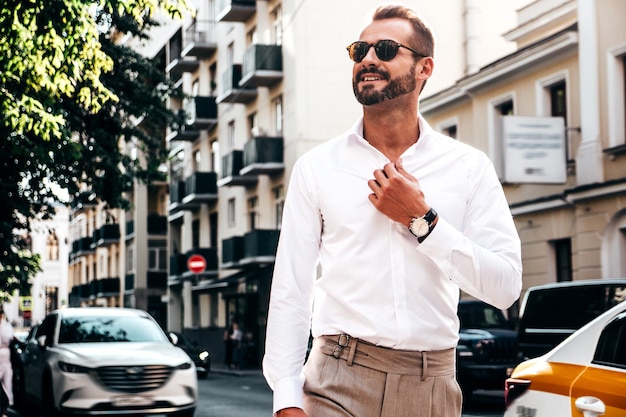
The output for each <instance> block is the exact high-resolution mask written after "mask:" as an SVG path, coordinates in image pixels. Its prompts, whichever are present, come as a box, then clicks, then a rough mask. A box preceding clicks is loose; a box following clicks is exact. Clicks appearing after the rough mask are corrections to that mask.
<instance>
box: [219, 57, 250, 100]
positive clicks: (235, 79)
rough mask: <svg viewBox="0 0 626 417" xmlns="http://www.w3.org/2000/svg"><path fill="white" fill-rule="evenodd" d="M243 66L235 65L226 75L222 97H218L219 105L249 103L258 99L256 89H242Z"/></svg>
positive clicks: (223, 76)
mask: <svg viewBox="0 0 626 417" xmlns="http://www.w3.org/2000/svg"><path fill="white" fill-rule="evenodd" d="M241 71H242V68H241V64H233V65H232V66H231V67H230V68H228V70H227V71H226V72H224V74H222V83H221V89H220V95H219V96H218V97H217V100H216V101H217V102H218V103H243V104H246V103H249V102H251V101H252V100H254V99H256V97H257V94H258V93H257V91H256V88H254V87H240V86H239V85H240V81H241Z"/></svg>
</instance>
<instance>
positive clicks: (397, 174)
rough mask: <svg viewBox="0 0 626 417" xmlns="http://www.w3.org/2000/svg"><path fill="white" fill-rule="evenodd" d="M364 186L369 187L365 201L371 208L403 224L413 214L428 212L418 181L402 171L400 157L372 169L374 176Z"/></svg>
mask: <svg viewBox="0 0 626 417" xmlns="http://www.w3.org/2000/svg"><path fill="white" fill-rule="evenodd" d="M367 185H368V186H369V187H370V189H371V190H372V194H370V195H369V200H370V201H371V202H372V204H373V205H374V207H376V208H377V209H378V210H379V211H380V212H381V213H383V214H384V215H385V216H387V217H389V218H390V219H391V220H395V221H397V222H400V223H402V224H403V225H405V226H407V227H408V226H409V223H410V222H411V219H412V218H413V217H418V216H423V215H424V214H426V212H427V211H428V208H429V207H428V204H426V201H425V200H424V192H423V191H422V188H421V187H420V185H419V181H418V180H417V178H415V177H414V176H413V175H411V174H409V173H408V172H407V171H405V170H404V167H403V166H402V161H401V160H400V159H398V160H397V161H396V162H395V163H393V162H390V163H388V164H386V165H385V166H384V167H383V169H377V170H376V171H374V179H371V180H369V181H368V182H367Z"/></svg>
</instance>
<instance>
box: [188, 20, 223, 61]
mask: <svg viewBox="0 0 626 417" xmlns="http://www.w3.org/2000/svg"><path fill="white" fill-rule="evenodd" d="M216 28H217V22H214V21H211V20H196V21H194V22H193V23H192V24H191V25H190V26H189V27H188V28H187V29H186V30H185V36H184V37H183V50H182V51H181V56H182V57H188V56H192V57H196V58H199V59H205V58H210V57H211V56H212V55H213V54H214V53H215V51H217V32H216Z"/></svg>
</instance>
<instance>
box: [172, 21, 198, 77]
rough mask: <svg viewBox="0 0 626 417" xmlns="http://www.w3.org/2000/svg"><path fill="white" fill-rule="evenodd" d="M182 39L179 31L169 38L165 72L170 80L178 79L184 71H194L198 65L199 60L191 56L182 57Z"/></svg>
mask: <svg viewBox="0 0 626 417" xmlns="http://www.w3.org/2000/svg"><path fill="white" fill-rule="evenodd" d="M182 52H183V39H182V34H181V32H176V34H175V35H174V36H172V38H171V39H170V40H169V63H168V64H167V66H166V67H165V72H167V73H169V74H170V78H171V79H172V80H178V79H179V78H180V77H181V76H182V74H183V73H185V72H194V71H195V70H197V69H198V67H199V66H200V61H198V60H197V59H196V58H193V57H183V56H182Z"/></svg>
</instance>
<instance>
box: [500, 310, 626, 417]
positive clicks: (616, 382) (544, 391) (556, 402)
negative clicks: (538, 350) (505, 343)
mask: <svg viewBox="0 0 626 417" xmlns="http://www.w3.org/2000/svg"><path fill="white" fill-rule="evenodd" d="M581 307H582V306H581ZM505 400H506V404H507V410H506V412H505V413H504V417H543V416H545V417H596V416H605V417H617V416H620V417H624V416H626V301H622V302H621V303H620V304H618V305H616V306H615V307H613V308H612V309H610V310H608V311H607V312H605V313H603V314H602V315H600V316H598V317H597V318H596V319H594V320H592V321H591V322H590V323H588V324H587V325H585V326H584V327H582V328H581V329H580V330H578V331H577V332H575V333H574V334H572V335H571V336H570V337H568V338H567V339H565V340H564V341H563V342H562V343H561V344H559V345H558V346H557V347H555V348H554V349H552V350H551V351H550V352H548V353H546V354H545V355H543V356H540V357H538V358H534V359H530V360H527V361H525V362H522V363H521V364H519V365H518V366H517V367H516V368H515V370H514V371H513V373H512V374H511V377H510V378H508V379H507V380H506V383H505Z"/></svg>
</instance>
